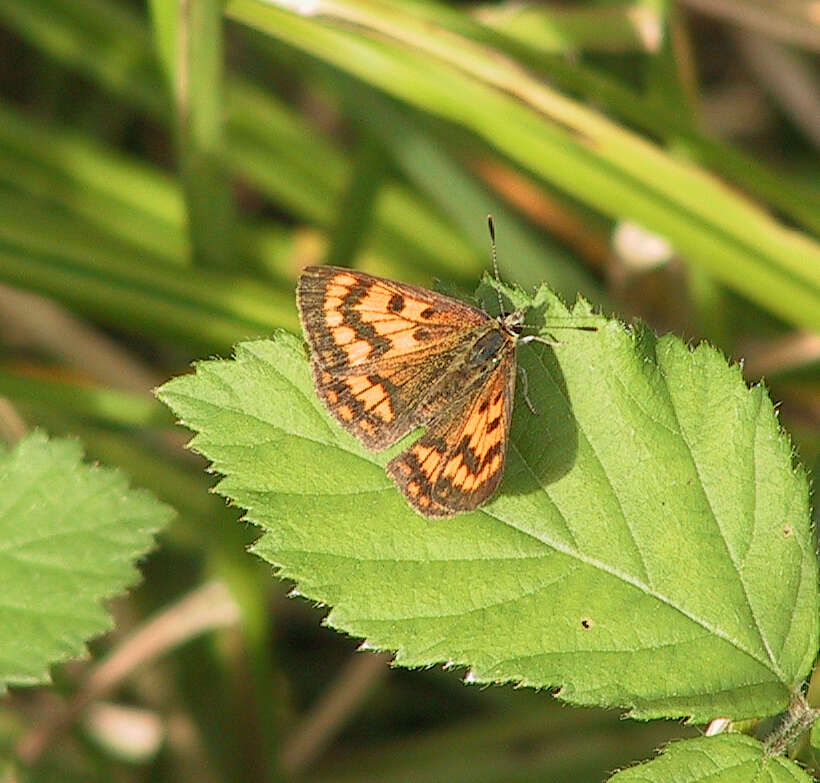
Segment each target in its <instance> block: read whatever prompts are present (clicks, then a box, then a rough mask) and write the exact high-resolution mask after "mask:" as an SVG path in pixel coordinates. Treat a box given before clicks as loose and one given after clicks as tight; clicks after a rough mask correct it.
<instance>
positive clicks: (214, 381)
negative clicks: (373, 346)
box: [159, 287, 818, 721]
mask: <svg viewBox="0 0 820 783" xmlns="http://www.w3.org/2000/svg"><path fill="white" fill-rule="evenodd" d="M508 295H509V296H510V298H512V299H514V300H515V303H516V304H517V305H520V304H522V303H524V302H525V301H529V300H527V298H526V297H524V295H523V294H521V293H520V292H516V293H511V292H508ZM532 304H533V309H532V310H531V311H530V318H531V320H532V323H533V325H537V326H543V324H544V321H543V315H544V313H545V312H547V311H548V312H549V319H548V322H547V323H548V325H550V324H552V325H555V323H556V321H557V322H558V323H562V324H566V323H571V322H572V319H580V320H581V322H582V323H584V324H587V325H588V324H589V323H590V321H591V320H592V321H593V322H597V323H598V324H599V329H598V331H596V332H588V331H572V330H562V331H561V333H560V334H561V339H562V341H563V344H562V345H560V346H558V347H556V348H554V349H552V348H547V347H545V346H543V345H532V344H530V345H525V346H523V347H522V348H521V349H520V351H519V364H520V365H522V366H523V367H524V368H525V370H526V373H527V378H528V386H529V397H530V399H531V401H532V403H533V405H534V406H535V408H536V410H537V411H538V412H539V415H537V416H534V415H533V414H532V413H531V412H530V410H529V409H528V407H527V406H526V405H524V404H522V401H521V395H520V392H519V393H518V400H517V404H516V406H515V413H514V417H513V424H512V447H511V448H510V451H509V454H508V459H507V468H506V473H505V477H504V481H503V483H502V486H501V488H500V491H499V492H498V494H497V495H496V497H495V498H494V499H493V500H492V501H491V502H490V503H488V504H487V505H485V506H484V507H483V508H482V509H481V510H479V511H477V512H474V513H471V514H465V515H461V516H458V517H456V518H454V519H451V520H447V521H443V522H442V521H439V522H431V521H429V520H427V519H425V518H423V517H421V516H419V515H417V514H416V513H414V512H413V511H412V510H411V509H410V508H409V506H408V505H407V503H406V501H405V500H404V498H403V497H402V496H401V495H400V494H399V493H398V492H397V491H396V489H395V488H394V486H393V484H392V482H391V481H390V480H389V479H388V477H387V476H386V475H385V473H384V470H383V466H384V465H385V463H386V462H387V461H388V459H389V458H390V457H392V456H393V455H394V454H395V453H396V452H397V451H398V450H400V449H401V448H402V447H403V446H406V445H407V442H408V441H407V440H405V441H404V442H403V443H402V444H399V445H397V446H394V447H393V448H391V449H389V450H388V451H387V452H384V453H381V454H373V453H370V452H367V451H365V450H364V449H363V448H362V447H360V445H359V444H358V442H357V441H355V439H354V438H353V437H351V436H349V435H348V434H347V433H345V432H344V431H343V430H342V429H341V428H340V427H339V426H338V425H337V424H336V423H335V422H334V421H333V420H332V419H331V418H330V416H329V415H328V414H327V413H326V412H325V410H324V408H323V406H322V405H321V404H320V403H319V401H318V399H317V397H316V394H315V392H314V389H313V384H312V381H311V378H310V374H309V371H308V365H307V361H306V358H305V352H304V349H303V348H302V346H301V344H300V341H299V340H298V339H296V338H294V337H292V336H290V335H287V334H278V335H277V336H276V337H275V339H273V340H268V341H258V342H249V343H244V344H241V345H239V346H238V347H237V349H236V354H235V358H234V359H233V360H219V361H207V362H202V363H200V364H198V365H197V369H196V374H195V375H189V376H184V377H180V378H177V379H174V380H172V381H170V382H169V383H167V384H166V385H165V386H163V387H162V388H161V389H160V391H159V394H160V397H161V398H162V399H163V400H164V401H165V402H166V403H167V404H168V405H170V407H171V408H172V409H173V410H174V411H175V413H176V414H177V415H178V416H179V417H180V418H181V419H182V421H183V422H184V423H185V424H186V425H187V426H188V427H190V428H191V429H192V430H195V431H196V432H197V433H198V434H197V436H196V437H195V438H194V440H193V443H192V445H193V447H194V448H195V449H196V450H197V451H199V452H201V453H202V454H203V455H205V456H206V457H207V458H209V459H210V460H211V461H212V462H213V466H214V469H215V470H217V471H219V472H220V473H222V474H224V475H225V477H226V478H225V479H224V480H223V481H222V482H221V483H220V484H219V485H218V491H219V492H221V493H222V494H224V495H225V496H227V497H229V498H231V499H232V500H233V501H234V502H236V503H237V504H239V505H240V506H242V507H244V508H246V509H248V516H249V518H250V519H251V520H252V521H253V522H254V523H256V524H257V525H259V526H260V527H261V528H262V529H263V531H264V534H263V535H262V537H261V538H260V539H259V540H258V541H257V543H256V545H255V551H256V553H257V554H258V555H260V556H261V557H263V558H264V559H266V560H268V561H269V562H271V563H272V564H274V565H275V566H276V568H277V570H278V572H279V574H280V575H281V576H283V577H287V578H289V579H293V580H295V581H296V582H297V585H298V588H297V589H298V592H299V593H301V594H303V595H305V596H307V597H309V598H311V599H313V600H316V601H320V602H323V603H325V604H328V605H331V606H332V607H333V609H332V611H331V612H330V614H329V615H328V618H327V621H328V623H329V624H330V625H331V626H333V627H335V628H338V629H340V630H344V631H346V632H347V633H350V634H352V635H355V636H359V637H363V638H365V639H366V640H367V643H368V644H369V645H370V646H372V647H374V648H380V649H393V650H396V651H397V652H396V660H397V662H398V663H400V664H402V665H406V666H424V665H430V664H434V663H438V662H449V663H451V664H457V665H464V666H469V667H470V671H469V675H468V679H469V680H470V681H475V682H506V681H512V682H516V683H523V684H526V685H531V686H535V687H547V686H560V687H561V690H560V693H559V695H560V696H561V698H563V699H566V700H568V701H571V702H575V703H579V704H600V705H608V706H616V705H617V706H622V707H627V708H630V709H632V710H633V713H634V714H635V715H636V716H641V717H654V716H684V715H685V716H692V717H693V718H694V719H696V720H698V721H705V720H708V719H710V718H712V717H715V716H719V715H726V716H731V717H733V718H736V719H739V718H743V717H748V716H759V715H765V714H772V713H776V712H778V711H779V710H781V709H783V708H784V707H785V706H786V704H787V702H788V697H789V692H790V690H791V689H792V688H793V686H794V685H795V683H797V682H799V681H800V680H802V679H803V678H804V677H805V675H806V673H807V672H808V670H809V668H810V666H811V664H812V662H813V660H814V657H815V654H816V650H817V634H818V628H817V626H818V622H817V568H816V559H815V557H814V544H813V540H812V534H811V530H810V522H809V511H808V486H807V482H806V478H805V475H804V473H803V472H802V470H800V469H795V468H794V466H793V464H792V451H791V444H790V442H789V440H788V438H787V437H786V436H785V435H784V434H783V433H781V432H780V430H779V428H778V425H777V421H776V419H775V417H774V412H773V409H772V403H771V401H770V399H769V397H768V395H767V393H766V391H765V390H764V389H763V388H762V387H755V388H753V389H748V388H747V387H746V385H745V383H744V381H743V379H742V377H741V374H740V370H739V368H738V367H736V366H728V365H727V363H726V360H725V359H724V358H723V357H722V356H721V355H720V354H719V353H718V352H717V351H715V350H713V349H712V348H710V347H708V346H705V345H704V346H700V347H698V348H696V349H694V350H691V349H690V348H688V347H687V346H686V345H684V344H683V343H682V342H681V341H680V340H678V339H676V338H674V337H664V338H661V339H657V338H655V337H654V336H653V335H652V334H650V333H649V332H647V331H646V330H642V329H638V330H635V331H630V330H628V329H626V328H624V326H623V325H621V324H619V323H618V322H615V321H606V320H605V319H603V318H600V317H598V316H594V315H592V314H591V313H590V310H589V307H588V305H586V303H584V302H581V303H579V304H578V305H576V306H575V308H574V309H573V310H572V311H571V312H570V311H568V310H566V309H565V308H563V305H561V304H560V302H558V301H557V300H556V299H555V298H554V297H553V296H552V294H551V293H549V291H548V289H546V287H542V288H541V289H540V290H539V292H538V293H537V295H536V298H535V300H534V301H533V302H532Z"/></svg>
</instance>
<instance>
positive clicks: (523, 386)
mask: <svg viewBox="0 0 820 783" xmlns="http://www.w3.org/2000/svg"><path fill="white" fill-rule="evenodd" d="M518 374H519V375H520V376H521V395H522V396H523V397H524V402H526V403H527V407H528V408H529V409H530V412H531V413H532V415H533V416H538V411H537V410H536V409H535V406H534V405H533V404H532V402H531V401H530V395H529V384H528V383H527V371H526V370H525V369H524V368H523V367H522V366H521V365H520V364H519V365H518Z"/></svg>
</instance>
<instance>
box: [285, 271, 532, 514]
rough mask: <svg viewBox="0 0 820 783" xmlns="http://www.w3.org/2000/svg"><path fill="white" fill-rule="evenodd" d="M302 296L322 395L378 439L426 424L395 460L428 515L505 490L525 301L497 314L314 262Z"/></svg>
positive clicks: (365, 436) (406, 488)
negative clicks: (516, 308)
mask: <svg viewBox="0 0 820 783" xmlns="http://www.w3.org/2000/svg"><path fill="white" fill-rule="evenodd" d="M297 302H298V305H299V312H300V315H301V319H302V325H303V327H304V330H305V334H306V335H307V339H308V343H309V345H310V348H311V354H312V360H311V368H312V372H313V378H314V382H315V384H316V390H317V392H318V394H319V397H320V399H322V401H323V402H324V403H325V405H326V406H327V408H328V410H330V412H331V413H332V414H333V415H334V416H335V418H336V419H337V420H338V421H339V423H340V424H341V425H342V426H343V427H344V428H345V429H346V430H348V431H349V432H351V433H353V434H354V435H355V436H356V437H357V438H359V440H360V441H361V442H362V443H363V444H364V445H365V446H366V447H367V448H369V449H371V450H374V451H380V450H382V449H384V448H387V447H388V446H390V445H392V444H393V443H395V442H396V441H397V440H399V439H400V438H401V437H403V436H404V435H406V434H407V433H408V432H410V431H411V430H413V429H415V428H416V427H419V426H421V425H426V427H427V429H426V431H425V432H424V434H423V435H422V436H421V437H420V438H419V439H418V440H416V441H415V443H413V444H412V445H411V446H410V447H408V448H407V449H406V450H405V451H403V452H402V453H401V454H399V455H398V456H397V457H395V458H394V459H393V460H391V461H390V462H389V463H388V465H387V472H388V474H389V475H390V476H391V477H392V478H393V480H394V481H395V482H396V484H397V485H398V487H399V489H400V490H401V491H402V492H403V493H404V495H405V496H406V497H407V499H408V501H409V502H410V504H411V505H412V506H413V508H414V509H416V510H417V511H418V512H420V513H421V514H423V515H425V516H428V517H448V516H453V515H454V514H457V513H460V512H462V511H470V510H472V509H475V508H477V507H478V506H479V505H481V504H482V503H483V502H485V501H486V500H488V499H489V498H490V497H491V496H492V494H493V493H494V492H495V490H496V488H497V486H498V484H499V482H500V480H501V475H502V472H503V467H504V460H505V456H506V451H507V443H508V440H509V428H510V420H511V417H512V405H513V395H514V390H515V376H516V346H517V343H518V341H519V334H520V331H521V325H522V322H523V313H522V312H520V311H516V312H515V313H512V314H509V315H507V316H503V317H501V318H494V317H493V316H491V315H488V314H487V313H485V312H484V311H482V310H480V309H478V308H477V307H473V306H471V305H469V304H466V303H464V302H461V301H459V300H457V299H454V298H452V297H448V296H445V295H443V294H439V293H436V292H434V291H428V290H427V289H424V288H419V287H417V286H412V285H408V284H405V283H398V282H395V281H392V280H386V279H384V278H380V277H375V276H373V275H368V274H366V273H363V272H358V271H354V270H350V269H343V268H339V267H308V268H307V269H305V270H304V271H303V273H302V275H301V276H300V278H299V283H298V288H297Z"/></svg>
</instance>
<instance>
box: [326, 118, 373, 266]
mask: <svg viewBox="0 0 820 783" xmlns="http://www.w3.org/2000/svg"><path fill="white" fill-rule="evenodd" d="M386 162H387V161H386V157H385V154H384V150H383V149H382V146H381V143H380V142H379V140H378V139H377V138H376V136H374V135H372V134H371V133H368V132H364V133H362V134H361V136H360V138H359V143H358V149H357V150H356V153H355V160H354V164H353V170H352V171H351V173H350V182H349V183H348V186H347V189H346V191H345V193H344V194H343V196H342V198H341V199H339V201H338V202H337V210H338V211H337V216H336V230H335V231H333V232H331V244H330V248H329V249H328V252H327V263H328V264H331V265H333V266H350V265H351V264H352V263H353V261H354V259H355V257H356V253H357V251H358V250H359V248H360V247H361V246H362V244H363V243H364V242H365V240H366V237H367V231H368V229H369V227H370V224H371V223H372V219H373V209H374V206H375V203H376V196H377V194H378V192H379V188H380V187H381V184H382V182H383V179H384V169H385V165H386Z"/></svg>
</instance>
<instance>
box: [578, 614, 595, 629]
mask: <svg viewBox="0 0 820 783" xmlns="http://www.w3.org/2000/svg"><path fill="white" fill-rule="evenodd" d="M593 625H595V623H593V622H592V618H591V617H582V618H581V628H583V629H584V630H585V631H588V630H590V628H592V626H593Z"/></svg>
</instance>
